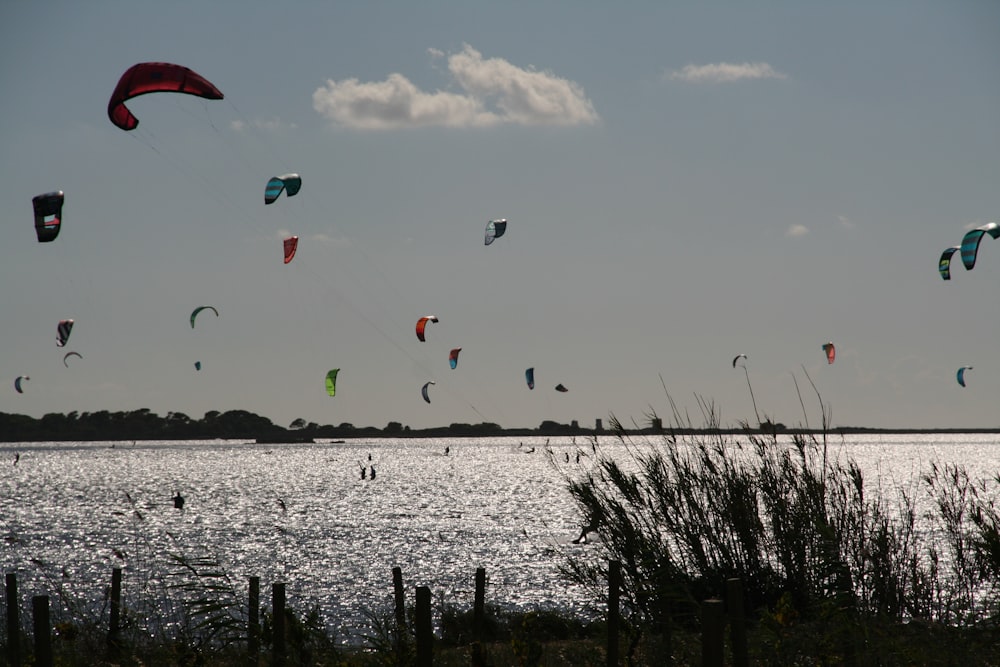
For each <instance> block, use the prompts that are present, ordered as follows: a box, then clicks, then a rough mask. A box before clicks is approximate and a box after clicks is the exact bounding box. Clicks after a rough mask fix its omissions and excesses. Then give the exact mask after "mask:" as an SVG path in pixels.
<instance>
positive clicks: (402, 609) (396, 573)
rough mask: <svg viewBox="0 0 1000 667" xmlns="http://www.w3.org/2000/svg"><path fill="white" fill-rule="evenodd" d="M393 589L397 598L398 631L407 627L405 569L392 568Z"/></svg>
mask: <svg viewBox="0 0 1000 667" xmlns="http://www.w3.org/2000/svg"><path fill="white" fill-rule="evenodd" d="M392 590H393V594H394V595H395V600H396V631H397V632H402V631H403V628H404V627H406V591H405V590H404V589H403V570H401V569H400V568H399V567H394V568H392Z"/></svg>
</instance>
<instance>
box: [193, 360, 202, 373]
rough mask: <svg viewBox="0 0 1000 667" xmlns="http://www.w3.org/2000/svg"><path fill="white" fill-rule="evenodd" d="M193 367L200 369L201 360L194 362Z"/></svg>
mask: <svg viewBox="0 0 1000 667" xmlns="http://www.w3.org/2000/svg"><path fill="white" fill-rule="evenodd" d="M194 369H195V370H196V371H200V370H201V362H200V361H196V362H194Z"/></svg>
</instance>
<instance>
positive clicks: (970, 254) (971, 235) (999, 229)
mask: <svg viewBox="0 0 1000 667" xmlns="http://www.w3.org/2000/svg"><path fill="white" fill-rule="evenodd" d="M986 234H989V235H990V236H992V237H993V238H1000V224H997V223H995V222H988V223H986V224H985V225H983V226H981V227H976V228H975V229H973V230H972V231H970V232H968V233H967V234H966V235H965V237H964V238H963V239H962V264H964V265H965V268H966V269H968V270H969V271H971V270H972V269H973V267H975V266H976V255H978V254H979V243H980V242H981V241H982V240H983V236H985V235H986Z"/></svg>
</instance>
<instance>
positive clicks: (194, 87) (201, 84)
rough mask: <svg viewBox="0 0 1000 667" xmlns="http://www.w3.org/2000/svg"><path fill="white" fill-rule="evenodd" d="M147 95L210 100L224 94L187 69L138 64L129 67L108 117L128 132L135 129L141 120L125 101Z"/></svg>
mask: <svg viewBox="0 0 1000 667" xmlns="http://www.w3.org/2000/svg"><path fill="white" fill-rule="evenodd" d="M147 93H185V94H187V95H195V96H197V97H203V98H205V99H207V100H221V99H222V93H221V92H220V91H219V89H218V88H216V87H215V86H214V85H212V83H210V82H209V81H208V80H207V79H206V78H204V77H203V76H201V75H200V74H198V73H197V72H194V71H192V70H190V69H188V68H187V67H182V66H180V65H173V64H171V63H138V64H136V65H132V67H130V68H128V69H127V70H126V71H125V73H124V74H122V77H121V79H119V80H118V85H117V86H115V90H114V92H113V93H111V99H110V100H108V118H110V119H111V122H112V123H114V124H115V125H117V126H118V127H120V128H121V129H123V130H125V131H129V130H134V129H135V128H136V127H138V125H139V119H138V118H136V117H135V116H133V115H132V112H131V111H129V110H128V108H127V107H126V106H125V102H127V101H128V100H130V99H132V98H133V97H138V96H139V95H145V94H147Z"/></svg>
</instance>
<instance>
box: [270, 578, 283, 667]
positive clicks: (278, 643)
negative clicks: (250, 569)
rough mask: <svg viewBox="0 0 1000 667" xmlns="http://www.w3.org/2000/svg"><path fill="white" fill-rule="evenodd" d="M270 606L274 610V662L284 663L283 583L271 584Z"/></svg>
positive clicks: (277, 663) (276, 663)
mask: <svg viewBox="0 0 1000 667" xmlns="http://www.w3.org/2000/svg"><path fill="white" fill-rule="evenodd" d="M271 608H272V609H273V610H274V618H273V623H274V664H275V665H284V664H285V585H284V584H271Z"/></svg>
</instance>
